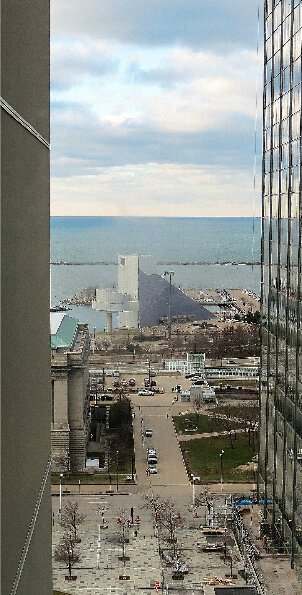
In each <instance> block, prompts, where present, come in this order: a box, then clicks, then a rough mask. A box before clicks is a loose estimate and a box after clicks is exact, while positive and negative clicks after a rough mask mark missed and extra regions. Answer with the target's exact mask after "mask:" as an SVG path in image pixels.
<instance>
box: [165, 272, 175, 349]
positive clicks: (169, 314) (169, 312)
mask: <svg viewBox="0 0 302 595" xmlns="http://www.w3.org/2000/svg"><path fill="white" fill-rule="evenodd" d="M166 275H169V303H168V306H169V308H168V337H169V339H171V278H172V275H174V271H165V272H164V274H163V277H165V276H166Z"/></svg>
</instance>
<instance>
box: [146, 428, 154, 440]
mask: <svg viewBox="0 0 302 595" xmlns="http://www.w3.org/2000/svg"><path fill="white" fill-rule="evenodd" d="M145 436H147V438H152V436H153V432H152V430H151V429H150V428H148V429H147V430H146V431H145Z"/></svg>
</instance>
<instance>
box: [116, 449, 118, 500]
mask: <svg viewBox="0 0 302 595" xmlns="http://www.w3.org/2000/svg"><path fill="white" fill-rule="evenodd" d="M116 491H117V492H118V450H117V451H116Z"/></svg>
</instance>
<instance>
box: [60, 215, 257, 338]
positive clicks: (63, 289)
mask: <svg viewBox="0 0 302 595" xmlns="http://www.w3.org/2000/svg"><path fill="white" fill-rule="evenodd" d="M50 233H51V236H50V237H51V263H60V264H51V305H52V306H57V305H59V303H60V302H62V301H63V300H65V299H67V298H71V297H73V296H74V295H75V293H77V292H79V291H81V290H83V289H86V288H87V287H89V286H100V287H102V288H103V289H107V288H109V289H113V288H116V286H117V257H118V255H119V254H152V255H155V256H156V258H157V262H158V273H159V274H162V273H163V272H164V271H165V270H167V269H169V270H173V271H174V276H173V284H174V285H176V286H177V287H181V288H182V289H203V290H206V289H240V288H248V289H251V290H253V291H254V292H255V293H257V294H259V293H260V265H259V264H247V263H259V262H260V258H261V220H260V218H241V217H230V218H225V217H221V218H208V217H198V218H190V217H186V218H179V217H51V224H50ZM63 263H69V264H63ZM193 263H197V264H193ZM213 263H215V264H213ZM221 263H224V264H221ZM232 263H236V264H232ZM69 314H70V315H71V316H75V317H76V318H78V319H79V320H80V322H88V323H89V327H90V329H93V328H94V327H95V328H96V330H100V331H102V330H104V327H105V326H106V315H105V314H103V313H100V312H96V311H94V310H92V308H91V307H89V306H73V307H72V310H71V311H70V312H69ZM114 324H116V320H114Z"/></svg>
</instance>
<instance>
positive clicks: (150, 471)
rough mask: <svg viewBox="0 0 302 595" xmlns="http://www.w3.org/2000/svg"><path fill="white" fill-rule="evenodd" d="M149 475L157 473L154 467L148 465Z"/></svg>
mask: <svg viewBox="0 0 302 595" xmlns="http://www.w3.org/2000/svg"><path fill="white" fill-rule="evenodd" d="M149 473H150V475H155V474H156V473H157V467H156V466H155V465H149Z"/></svg>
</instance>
